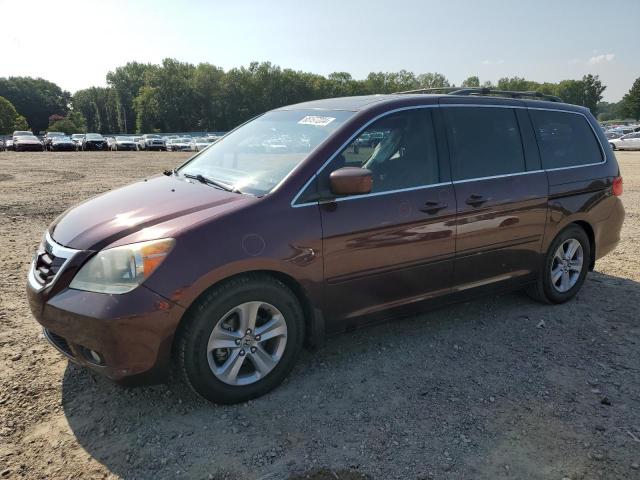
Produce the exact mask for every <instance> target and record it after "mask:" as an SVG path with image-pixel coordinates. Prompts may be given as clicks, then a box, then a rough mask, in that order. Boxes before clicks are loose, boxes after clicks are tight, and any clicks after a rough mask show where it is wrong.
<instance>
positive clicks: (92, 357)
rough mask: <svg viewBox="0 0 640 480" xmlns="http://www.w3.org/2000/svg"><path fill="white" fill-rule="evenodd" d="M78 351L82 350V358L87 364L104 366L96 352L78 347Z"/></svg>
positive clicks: (100, 356)
mask: <svg viewBox="0 0 640 480" xmlns="http://www.w3.org/2000/svg"><path fill="white" fill-rule="evenodd" d="M80 349H81V350H82V354H83V355H84V358H86V359H87V360H88V361H89V362H91V363H93V364H95V365H104V360H103V358H102V355H100V354H99V353H98V352H96V351H95V350H91V349H90V348H87V347H80Z"/></svg>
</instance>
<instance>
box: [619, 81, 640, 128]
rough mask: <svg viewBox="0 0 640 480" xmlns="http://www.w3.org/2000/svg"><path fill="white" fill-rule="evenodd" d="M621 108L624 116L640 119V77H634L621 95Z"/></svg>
mask: <svg viewBox="0 0 640 480" xmlns="http://www.w3.org/2000/svg"><path fill="white" fill-rule="evenodd" d="M621 104H622V105H621V110H622V112H621V113H623V114H624V115H625V116H628V117H631V118H633V119H635V120H636V121H637V120H640V78H636V81H635V82H633V86H632V87H631V89H630V90H629V92H628V93H627V94H626V95H625V96H624V97H622V102H621Z"/></svg>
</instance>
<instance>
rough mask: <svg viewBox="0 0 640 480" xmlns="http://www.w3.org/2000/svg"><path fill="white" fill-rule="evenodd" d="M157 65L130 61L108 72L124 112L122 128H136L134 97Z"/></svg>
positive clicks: (130, 129)
mask: <svg viewBox="0 0 640 480" xmlns="http://www.w3.org/2000/svg"><path fill="white" fill-rule="evenodd" d="M155 69H157V66H155V65H151V64H148V63H138V62H129V63H127V64H126V65H123V66H121V67H118V68H116V69H115V70H114V71H112V72H109V73H107V83H108V84H109V85H110V86H111V87H113V88H114V90H115V92H116V95H117V101H118V103H119V108H120V112H121V114H122V118H121V123H122V127H123V128H122V130H123V131H124V132H125V133H129V132H132V131H134V130H135V126H136V111H135V108H134V99H135V98H136V97H137V96H138V93H139V92H140V88H142V86H143V85H144V84H145V78H146V76H147V74H148V73H149V72H150V71H153V70H155Z"/></svg>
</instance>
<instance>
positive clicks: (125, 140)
mask: <svg viewBox="0 0 640 480" xmlns="http://www.w3.org/2000/svg"><path fill="white" fill-rule="evenodd" d="M116 140H117V141H118V142H130V141H131V138H129V137H116Z"/></svg>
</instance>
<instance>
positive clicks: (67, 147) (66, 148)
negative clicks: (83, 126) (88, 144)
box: [49, 143, 77, 152]
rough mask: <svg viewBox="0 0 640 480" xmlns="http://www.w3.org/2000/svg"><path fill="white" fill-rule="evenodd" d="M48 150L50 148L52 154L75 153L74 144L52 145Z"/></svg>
mask: <svg viewBox="0 0 640 480" xmlns="http://www.w3.org/2000/svg"><path fill="white" fill-rule="evenodd" d="M49 148H51V150H52V151H53V152H75V151H76V150H77V147H76V146H75V144H73V145H72V144H70V143H63V144H60V145H56V144H53V145H51V147H49Z"/></svg>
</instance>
